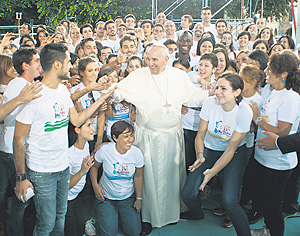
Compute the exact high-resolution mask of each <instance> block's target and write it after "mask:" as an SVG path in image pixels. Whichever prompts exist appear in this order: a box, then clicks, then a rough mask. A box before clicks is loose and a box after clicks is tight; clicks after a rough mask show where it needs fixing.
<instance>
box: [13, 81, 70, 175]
mask: <svg viewBox="0 0 300 236" xmlns="http://www.w3.org/2000/svg"><path fill="white" fill-rule="evenodd" d="M42 88H43V89H42V90H41V92H40V94H42V96H41V97H40V98H38V99H36V100H33V101H31V102H30V103H27V104H25V105H24V106H23V107H22V108H21V109H20V111H19V113H18V114H17V117H16V120H17V121H19V122H21V123H23V124H27V125H31V127H30V130H29V132H28V135H27V137H26V142H25V143H26V153H25V157H26V163H27V166H28V168H29V169H30V170H33V171H38V172H58V171H62V170H64V169H66V168H67V167H68V165H69V163H68V124H69V109H70V108H72V107H73V106H74V104H73V102H72V100H71V98H70V93H69V91H68V89H67V87H66V86H65V85H63V84H59V85H58V88H57V89H51V88H49V87H47V86H46V85H42Z"/></svg>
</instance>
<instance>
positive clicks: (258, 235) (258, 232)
mask: <svg viewBox="0 0 300 236" xmlns="http://www.w3.org/2000/svg"><path fill="white" fill-rule="evenodd" d="M251 235H252V236H271V234H270V230H268V229H267V227H266V226H265V225H264V227H263V228H262V229H251Z"/></svg>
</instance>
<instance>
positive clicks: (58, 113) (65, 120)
mask: <svg viewBox="0 0 300 236" xmlns="http://www.w3.org/2000/svg"><path fill="white" fill-rule="evenodd" d="M53 110H54V118H55V119H56V121H55V122H54V123H53V122H50V121H48V122H46V123H45V126H44V131H45V132H51V131H54V130H57V129H60V128H62V127H66V126H68V124H69V116H68V115H67V112H66V110H65V105H64V104H63V103H60V104H58V103H55V104H54V106H53Z"/></svg>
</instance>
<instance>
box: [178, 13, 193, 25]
mask: <svg viewBox="0 0 300 236" xmlns="http://www.w3.org/2000/svg"><path fill="white" fill-rule="evenodd" d="M181 18H185V19H188V21H189V22H190V23H193V17H192V16H191V15H188V14H186V15H183V16H182V17H181Z"/></svg>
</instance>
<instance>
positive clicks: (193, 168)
mask: <svg viewBox="0 0 300 236" xmlns="http://www.w3.org/2000/svg"><path fill="white" fill-rule="evenodd" d="M204 162H205V158H204V157H201V158H198V159H197V160H196V161H195V162H194V164H193V165H191V166H189V171H190V172H193V171H194V170H196V169H197V168H198V167H199V166H201V165H202V163H204Z"/></svg>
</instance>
